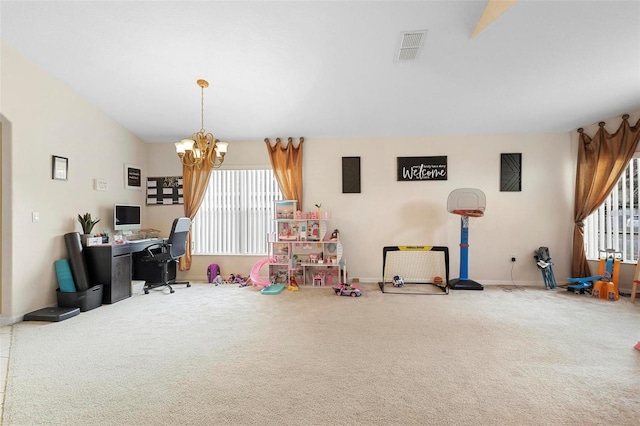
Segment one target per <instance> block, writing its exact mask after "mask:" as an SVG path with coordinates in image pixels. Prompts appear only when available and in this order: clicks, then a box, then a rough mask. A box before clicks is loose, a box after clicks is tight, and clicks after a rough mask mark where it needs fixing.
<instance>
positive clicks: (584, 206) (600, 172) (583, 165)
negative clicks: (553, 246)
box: [571, 114, 640, 278]
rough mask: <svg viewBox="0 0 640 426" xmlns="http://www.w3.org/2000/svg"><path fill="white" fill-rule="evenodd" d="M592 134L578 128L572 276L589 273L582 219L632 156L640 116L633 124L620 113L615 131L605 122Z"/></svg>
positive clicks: (638, 135)
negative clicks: (609, 129)
mask: <svg viewBox="0 0 640 426" xmlns="http://www.w3.org/2000/svg"><path fill="white" fill-rule="evenodd" d="M598 125H599V126H600V128H599V129H598V131H597V132H596V134H595V135H594V137H593V138H591V137H589V135H587V134H586V133H584V131H583V129H582V128H580V129H578V133H580V137H579V142H578V144H579V145H578V165H577V171H576V193H575V204H574V220H575V225H574V228H573V258H572V262H571V276H572V277H575V278H581V277H588V276H591V270H590V268H589V264H588V263H587V256H586V254H585V251H584V223H583V220H585V219H586V218H587V217H588V216H589V215H590V214H591V213H593V212H594V211H595V210H596V209H597V208H598V207H600V205H601V204H602V203H603V202H604V200H605V199H606V197H607V196H608V195H609V193H610V192H611V191H612V190H613V188H615V186H616V183H617V182H618V179H620V176H621V175H622V173H623V172H624V170H625V168H626V167H627V165H628V164H629V161H631V159H632V158H633V153H634V152H635V150H636V146H637V145H638V140H640V119H639V120H638V121H637V122H636V125H635V126H631V125H629V115H627V114H625V115H624V116H622V123H621V124H620V127H618V130H616V131H615V133H613V134H610V133H609V132H607V131H606V130H605V128H604V122H600V123H598Z"/></svg>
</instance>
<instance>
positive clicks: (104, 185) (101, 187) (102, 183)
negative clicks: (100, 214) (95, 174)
mask: <svg viewBox="0 0 640 426" xmlns="http://www.w3.org/2000/svg"><path fill="white" fill-rule="evenodd" d="M93 189H95V190H96V191H106V190H108V189H109V182H107V180H106V179H94V180H93Z"/></svg>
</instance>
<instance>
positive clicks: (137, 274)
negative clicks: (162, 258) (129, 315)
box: [83, 238, 175, 304]
mask: <svg viewBox="0 0 640 426" xmlns="http://www.w3.org/2000/svg"><path fill="white" fill-rule="evenodd" d="M163 241H164V240H163V239H162V238H152V239H149V240H144V241H132V242H128V243H124V244H102V245H97V246H89V247H85V248H84V250H83V252H84V256H85V260H86V262H87V269H88V273H89V279H90V282H91V283H93V284H102V285H103V291H102V303H107V304H108V303H115V302H118V301H120V300H122V299H126V298H127V297H131V279H132V278H133V279H139V280H144V281H149V282H153V281H152V280H151V278H153V277H151V276H150V273H149V272H148V271H147V272H146V273H145V267H146V266H147V265H143V266H139V265H138V264H137V263H141V262H139V259H140V258H141V257H142V256H143V255H144V254H145V252H144V251H143V250H144V249H145V248H147V247H148V246H150V245H151V244H155V243H159V244H161V243H162V242H163ZM137 260H138V262H136V261H137ZM146 263H147V262H145V264H146ZM174 276H175V265H174ZM143 277H146V278H143Z"/></svg>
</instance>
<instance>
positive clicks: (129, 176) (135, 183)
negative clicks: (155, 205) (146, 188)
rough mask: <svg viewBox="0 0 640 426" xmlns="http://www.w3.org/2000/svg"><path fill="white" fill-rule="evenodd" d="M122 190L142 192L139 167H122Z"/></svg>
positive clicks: (131, 165) (128, 165)
mask: <svg viewBox="0 0 640 426" xmlns="http://www.w3.org/2000/svg"><path fill="white" fill-rule="evenodd" d="M124 188H125V189H137V190H142V169H141V168H140V167H139V166H134V165H133V164H125V165H124Z"/></svg>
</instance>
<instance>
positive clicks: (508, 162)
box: [500, 153, 522, 192]
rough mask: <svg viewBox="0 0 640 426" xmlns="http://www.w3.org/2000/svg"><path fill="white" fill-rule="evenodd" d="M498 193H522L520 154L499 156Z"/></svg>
mask: <svg viewBox="0 0 640 426" xmlns="http://www.w3.org/2000/svg"><path fill="white" fill-rule="evenodd" d="M500 191H503V192H518V191H522V154H519V153H518V154H500Z"/></svg>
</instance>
